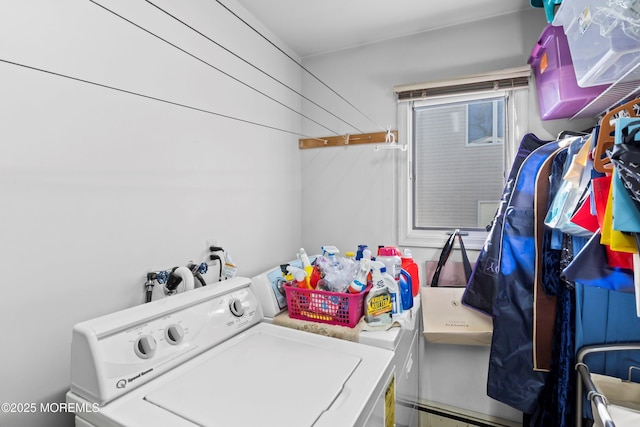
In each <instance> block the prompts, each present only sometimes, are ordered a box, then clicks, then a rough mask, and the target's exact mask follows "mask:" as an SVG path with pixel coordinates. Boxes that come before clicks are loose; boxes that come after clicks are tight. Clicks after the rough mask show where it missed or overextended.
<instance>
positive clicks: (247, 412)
mask: <svg viewBox="0 0 640 427" xmlns="http://www.w3.org/2000/svg"><path fill="white" fill-rule="evenodd" d="M359 363H360V358H359V357H356V356H354V355H351V354H345V353H341V352H339V351H335V350H334V351H332V350H331V349H330V348H326V347H318V346H315V345H312V344H307V343H303V342H300V341H295V340H291V339H287V338H284V337H279V336H274V335H268V334H263V333H257V334H250V335H247V336H246V337H244V338H243V339H242V340H241V341H239V342H237V343H235V344H234V345H233V346H230V347H228V348H225V349H224V350H222V351H221V352H219V353H217V354H215V355H213V357H210V358H207V360H205V361H204V362H203V363H201V364H198V365H197V366H194V368H193V369H191V370H189V371H188V372H187V373H185V374H183V375H181V376H180V377H178V378H175V379H173V380H171V381H169V382H167V383H164V384H163V385H162V386H160V387H159V388H157V389H154V390H153V391H151V392H149V393H147V395H146V397H145V399H146V400H147V401H149V402H151V403H153V404H155V405H157V406H159V407H162V408H164V409H166V410H167V411H170V412H172V413H174V414H176V415H178V416H181V417H183V418H185V419H187V420H189V421H191V422H193V423H195V424H197V425H199V426H211V427H213V426H231V425H239V424H241V425H256V426H259V425H278V426H292V427H299V426H307V425H312V424H313V423H314V422H315V421H316V420H317V419H318V417H320V415H321V414H322V412H323V411H325V410H326V409H327V408H329V407H330V406H331V404H332V402H333V401H334V400H335V398H336V397H337V396H338V395H339V394H340V392H341V390H342V388H343V385H344V383H345V382H346V381H347V380H348V379H349V377H350V376H351V374H352V373H353V371H354V370H355V369H356V368H357V366H358V365H359ZM283 408H284V409H283Z"/></svg>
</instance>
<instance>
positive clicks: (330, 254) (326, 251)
mask: <svg viewBox="0 0 640 427" xmlns="http://www.w3.org/2000/svg"><path fill="white" fill-rule="evenodd" d="M339 253H340V251H339V250H338V248H336V247H335V246H322V255H324V256H326V257H327V258H329V260H330V261H331V265H338V261H337V260H336V254H339Z"/></svg>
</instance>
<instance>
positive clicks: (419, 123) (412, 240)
mask: <svg viewBox="0 0 640 427" xmlns="http://www.w3.org/2000/svg"><path fill="white" fill-rule="evenodd" d="M525 89H526V87H525ZM461 92H462V93H460V91H459V92H458V93H456V94H454V95H447V96H434V97H425V98H424V99H420V100H409V101H406V102H399V104H398V105H399V119H398V120H399V123H401V125H400V126H399V131H400V133H401V136H400V138H401V139H402V138H403V137H405V138H406V141H407V143H408V145H409V150H408V155H407V156H406V157H403V158H399V159H398V167H399V172H400V173H399V176H400V177H401V179H400V180H399V185H398V189H399V193H398V194H399V196H400V197H399V199H400V203H399V206H400V207H399V210H400V211H399V219H400V221H399V227H400V229H399V243H400V244H401V245H412V246H427V247H440V246H442V243H443V241H444V240H445V239H446V236H447V233H448V232H451V231H453V230H454V229H456V228H458V229H461V230H463V231H465V232H467V233H468V236H465V244H466V246H468V249H479V248H480V247H481V246H482V244H483V243H484V240H485V239H486V236H487V227H488V226H489V225H490V223H491V220H492V219H493V216H494V214H495V211H496V209H497V207H498V203H499V201H500V198H501V196H502V191H503V189H504V179H505V175H506V173H505V171H508V168H510V166H511V163H512V156H513V153H514V152H515V150H516V149H517V146H518V144H519V142H520V140H521V139H522V136H523V135H524V132H522V130H521V129H520V128H521V127H522V126H521V125H522V123H518V122H517V120H516V118H518V117H521V118H522V117H526V116H527V104H528V98H527V96H528V95H527V94H528V91H527V90H516V89H513V90H508V89H506V90H500V89H499V90H493V89H491V90H485V91H477V90H474V91H473V92H472V93H464V91H461ZM521 120H522V119H521ZM403 123H404V125H403ZM525 123H526V121H525ZM403 129H404V130H405V135H402V132H401V131H402V130H403ZM507 166H508V168H507Z"/></svg>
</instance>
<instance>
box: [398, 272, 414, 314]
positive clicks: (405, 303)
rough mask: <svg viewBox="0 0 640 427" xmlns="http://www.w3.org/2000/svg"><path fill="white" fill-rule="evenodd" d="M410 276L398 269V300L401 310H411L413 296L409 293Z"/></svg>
mask: <svg viewBox="0 0 640 427" xmlns="http://www.w3.org/2000/svg"><path fill="white" fill-rule="evenodd" d="M411 280H412V279H411V275H410V274H409V273H408V272H407V270H405V269H404V268H402V269H400V281H399V282H398V284H399V285H400V300H401V302H402V310H403V311H404V310H410V309H412V308H413V294H412V293H411Z"/></svg>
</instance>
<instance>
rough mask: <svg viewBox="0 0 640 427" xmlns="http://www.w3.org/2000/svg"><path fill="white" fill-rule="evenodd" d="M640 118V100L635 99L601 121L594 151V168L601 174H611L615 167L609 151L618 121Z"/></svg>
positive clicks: (611, 112) (615, 109)
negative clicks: (622, 118)
mask: <svg viewBox="0 0 640 427" xmlns="http://www.w3.org/2000/svg"><path fill="white" fill-rule="evenodd" d="M638 116H640V99H633V100H631V101H629V102H627V103H626V104H623V105H621V106H619V107H616V108H614V109H613V110H610V111H609V112H608V113H607V114H605V115H604V116H603V117H602V120H600V130H599V131H598V139H597V141H596V146H595V148H594V149H593V168H594V169H595V170H597V171H598V172H601V173H611V171H612V170H613V165H611V161H610V160H609V157H608V156H607V149H609V148H611V147H612V146H613V132H614V130H615V127H616V119H618V118H620V117H638Z"/></svg>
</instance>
